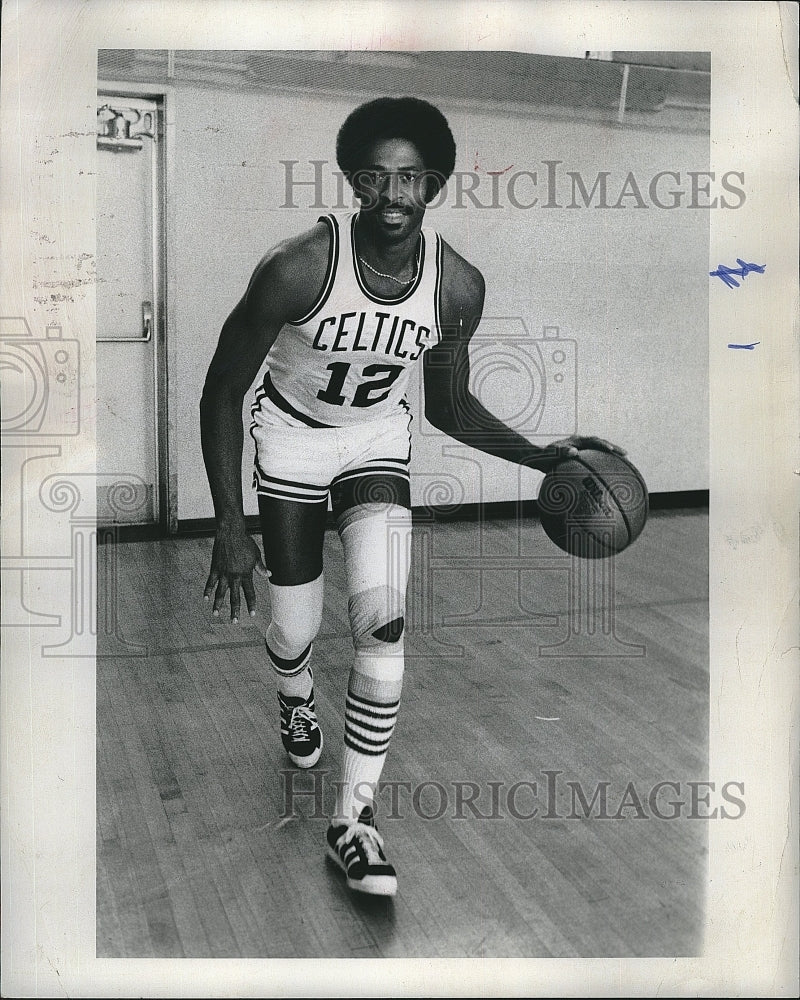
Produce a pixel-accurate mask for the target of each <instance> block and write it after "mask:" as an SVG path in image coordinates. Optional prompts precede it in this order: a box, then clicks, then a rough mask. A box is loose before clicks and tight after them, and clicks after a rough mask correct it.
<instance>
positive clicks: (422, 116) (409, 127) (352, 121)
mask: <svg viewBox="0 0 800 1000" xmlns="http://www.w3.org/2000/svg"><path fill="white" fill-rule="evenodd" d="M385 139H405V140H407V141H408V142H410V143H412V144H413V145H414V146H416V147H417V149H418V150H419V151H420V154H421V155H422V159H423V161H424V163H425V169H426V171H427V172H428V173H429V184H428V192H427V198H426V200H427V201H430V200H431V199H432V198H434V197H435V195H436V194H437V192H438V191H439V190H440V188H442V187H443V186H444V184H445V182H446V181H447V178H448V177H449V176H450V175H451V174H452V172H453V168H454V167H455V163H456V144H455V140H454V139H453V133H452V132H451V131H450V126H449V125H448V124H447V119H446V118H445V116H444V115H443V114H442V113H441V111H439V109H438V108H435V107H434V106H433V105H432V104H429V103H428V102H427V101H422V100H420V99H419V98H417V97H379V98H377V99H376V100H374V101H368V102H367V103H366V104H362V105H360V106H359V107H357V108H356V109H355V110H354V111H352V112H351V113H350V114H349V115H348V116H347V118H346V119H345V122H344V124H343V125H342V127H341V128H340V129H339V134H338V136H337V137H336V162H337V163H338V164H339V169H340V170H341V171H342V173H343V174H344V175H345V177H347V179H348V180H349V181H350V182H351V183H352V179H353V175H355V174H357V173H358V171H359V169H361V168H363V167H364V156H365V155H366V153H367V151H368V150H369V149H370V148H371V147H372V146H373V145H374V144H375V143H376V142H380V141H382V140H385Z"/></svg>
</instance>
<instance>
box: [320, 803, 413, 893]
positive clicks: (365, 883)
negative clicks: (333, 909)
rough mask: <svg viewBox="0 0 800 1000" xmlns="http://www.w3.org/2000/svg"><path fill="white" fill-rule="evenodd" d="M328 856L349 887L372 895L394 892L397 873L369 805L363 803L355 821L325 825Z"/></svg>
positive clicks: (395, 890)
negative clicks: (326, 826)
mask: <svg viewBox="0 0 800 1000" xmlns="http://www.w3.org/2000/svg"><path fill="white" fill-rule="evenodd" d="M327 839H328V857H329V858H330V859H331V860H332V861H335V862H336V864H337V865H338V866H339V867H340V868H341V869H342V871H343V872H344V873H345V875H346V876H347V887H348V889H354V890H355V891H356V892H366V893H369V894H370V895H372V896H394V894H395V893H396V892H397V873H396V872H395V870H394V867H393V866H392V865H390V864H389V862H388V861H387V860H386V855H385V854H384V853H383V837H381V835H380V834H379V833H378V831H377V830H376V829H375V817H374V816H373V814H372V809H371V808H370V807H369V806H365V807H364V809H362V810H361V815H360V816H359V817H358V820H357V821H356V822H355V823H351V824H350V825H349V826H347V825H345V824H341V825H336V826H334V824H333V823H331V825H330V826H329V827H328V833H327Z"/></svg>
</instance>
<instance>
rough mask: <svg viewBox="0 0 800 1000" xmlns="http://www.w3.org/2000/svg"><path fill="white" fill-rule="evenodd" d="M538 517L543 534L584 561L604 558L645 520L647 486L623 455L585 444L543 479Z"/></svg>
mask: <svg viewBox="0 0 800 1000" xmlns="http://www.w3.org/2000/svg"><path fill="white" fill-rule="evenodd" d="M537 503H538V507H539V515H540V519H541V522H542V527H543V528H544V531H545V534H546V535H547V537H548V538H549V539H550V540H551V541H552V542H555V544H556V545H557V546H558V547H559V548H560V549H563V550H564V552H568V553H569V554H570V555H573V556H580V557H581V558H582V559H604V558H606V557H608V556H613V555H616V554H617V553H618V552H622V551H623V550H624V549H626V548H627V547H628V546H629V545H630V544H631V543H632V542H634V541H636V539H637V538H638V537H639V535H640V534H641V532H642V529H643V528H644V525H645V522H646V520H647V505H648V497H647V486H646V485H645V482H644V479H643V478H642V474H641V473H640V472H639V470H638V469H637V468H636V467H635V466H634V465H633V464H632V463H631V462H629V461H628V460H627V459H626V458H623V457H622V456H621V455H616V454H614V453H612V452H608V451H598V450H595V449H591V448H587V449H584V450H582V451H580V452H579V453H578V455H577V456H576V457H574V458H565V459H564V460H563V461H562V462H559V463H558V465H556V466H555V467H554V468H552V469H551V470H550V471H549V472H548V473H547V475H546V476H545V477H544V479H543V480H542V485H541V489H540V490H539V497H538V501H537Z"/></svg>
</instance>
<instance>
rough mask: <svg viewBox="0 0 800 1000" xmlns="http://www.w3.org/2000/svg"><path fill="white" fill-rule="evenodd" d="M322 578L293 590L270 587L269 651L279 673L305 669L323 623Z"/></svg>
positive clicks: (267, 639) (267, 638)
mask: <svg viewBox="0 0 800 1000" xmlns="http://www.w3.org/2000/svg"><path fill="white" fill-rule="evenodd" d="M322 593H323V582H322V576H321V575H320V576H319V577H317V579H316V580H312V582H311V583H302V584H298V585H297V586H294V587H280V586H276V585H275V584H273V583H270V585H269V594H270V601H271V604H272V621H271V622H270V624H269V628H268V629H267V635H266V642H267V649H268V651H269V654H270V658H271V659H272V662H273V666H274V667H275V669H276V670H277V671H278V672H280V673H294V672H295V670H297V669H300V670H302V669H303V667H302V661H303V660H305V659H307V655H308V652H309V647H310V645H311V643H312V641H313V640H314V638H315V636H316V634H317V632H318V631H319V626H320V623H321V622H322Z"/></svg>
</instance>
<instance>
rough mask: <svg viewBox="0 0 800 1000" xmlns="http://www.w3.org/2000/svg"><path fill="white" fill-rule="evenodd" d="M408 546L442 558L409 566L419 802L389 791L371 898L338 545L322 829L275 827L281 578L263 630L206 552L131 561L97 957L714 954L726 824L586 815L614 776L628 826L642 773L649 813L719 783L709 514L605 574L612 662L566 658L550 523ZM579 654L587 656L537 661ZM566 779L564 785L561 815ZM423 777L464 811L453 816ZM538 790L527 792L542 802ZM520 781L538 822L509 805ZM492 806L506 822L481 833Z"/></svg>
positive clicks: (413, 759)
mask: <svg viewBox="0 0 800 1000" xmlns="http://www.w3.org/2000/svg"><path fill="white" fill-rule="evenodd" d="M415 530H416V533H417V540H416V544H417V546H418V552H419V553H422V554H423V556H424V558H421V559H418V560H417V563H416V564H415V566H414V569H413V572H412V578H411V585H410V586H411V589H410V594H409V607H408V614H407V619H408V628H407V650H408V665H407V670H406V678H405V682H404V691H403V701H402V705H401V711H400V715H399V717H398V724H397V729H396V732H395V737H394V740H393V743H392V747H391V751H390V757H389V760H388V762H387V765H386V768H385V770H384V775H383V777H384V779H385V780H386V781H387V782H389V783H391V782H395V783H397V782H410V783H411V786H412V789H416V790H417V792H418V794H417V799H416V801H414V800H413V791H412V790H406V789H405V788H401V787H400V786H399V785H395V792H396V794H397V795H398V802H399V805H398V810H397V811H398V812H399V813H400V814H401V815H400V816H399V817H392V816H391V815H390V813H391V808H390V806H391V801H390V799H389V797H388V795H387V791H388V788H385V789H384V791H383V792H382V793H381V795H380V796H379V801H378V811H379V827H380V829H381V831H382V832H383V833H384V835H385V837H386V844H387V850H388V851H389V852H390V857H391V858H392V860H393V861H394V862H395V863H396V864H397V866H398V875H399V883H400V894H399V896H398V897H397V898H396V899H395V900H394V901H391V902H390V901H387V900H374V899H369V898H363V899H362V898H359V897H357V896H353V894H351V893H349V892H348V890H347V889H346V887H345V885H344V879H343V877H342V876H341V873H340V872H339V871H338V869H337V868H336V867H335V866H333V865H331V864H330V863H328V862H326V861H325V852H324V836H325V828H326V825H327V821H328V816H329V815H330V812H331V810H332V805H333V795H334V790H333V785H332V782H333V781H334V780H335V779H336V778H338V769H339V766H340V760H341V739H342V733H343V726H344V718H343V710H344V696H345V691H346V687H347V675H348V671H349V668H350V664H351V663H352V656H353V650H352V641H351V639H350V635H349V624H348V617H347V595H346V589H345V576H344V569H343V564H342V558H341V546H340V544H339V540H338V538H337V537H336V535H335V533H333V532H329V533H328V534H327V535H326V539H325V560H326V569H325V608H324V614H323V623H322V628H321V630H320V633H319V635H318V637H317V640H316V642H315V649H314V654H313V660H314V672H315V680H316V693H317V706H318V712H319V715H320V719H321V723H322V725H323V730H324V733H325V740H326V745H325V750H324V752H323V756H322V758H321V759H320V762H319V765H318V766H317V768H316V769H315V771H316V772H317V776H316V778H315V777H313V776H312V775H309V774H304V775H301V776H300V777H299V778H297V779H296V780H297V782H298V786H297V787H306V788H311V787H313V783H314V782H315V781H316V782H317V784H318V786H319V788H320V792H321V794H322V810H321V813H320V814H317V815H315V804H314V800H313V797H308V796H306V797H300V798H298V799H297V800H296V809H295V815H294V816H287V815H285V814H284V809H285V798H286V781H287V780H288V779H287V775H288V774H290V773H291V772H290V767H289V764H288V760H287V758H286V755H285V753H284V751H283V748H282V746H281V744H280V738H279V734H278V724H277V723H278V713H277V699H276V697H275V684H274V678H273V676H272V675H271V672H270V670H269V667H268V664H267V663H266V662H265V653H264V647H263V632H264V628H265V626H266V623H267V621H268V618H269V602H268V597H267V594H266V588H264V587H263V584H261V583H259V599H260V607H259V612H258V615H257V616H256V618H254V619H250V618H247V620H245V621H243V622H242V623H241V624H240V625H238V626H233V625H231V624H230V623H229V622H228V621H227V616H222V617H221V618H220V619H218V620H214V619H212V618H211V616H210V613H209V608H208V606H207V605H204V604H203V601H202V587H203V584H204V582H205V577H206V575H207V572H208V569H207V567H208V563H209V560H210V554H211V539H208V538H201V539H171V540H168V541H158V542H142V543H124V544H119V545H117V546H115V551H114V561H115V562H114V568H115V573H116V579H117V581H118V594H117V607H118V615H119V631H120V634H121V636H122V637H123V638H124V639H125V641H127V642H135V641H138V642H140V643H141V644H143V646H144V647H145V649H144V651H143V655H138V656H130V657H127V656H123V657H120V656H118V655H117V656H113V657H112V656H107V657H104V656H103V652H104V650H103V642H104V641H106V643H107V651H108V653H113V652H117V653H119V648H118V645H117V647H116V648H113V647H114V643H113V642H112V641H111V639H106V640H104V639H103V637H100V640H99V643H100V649H99V654H100V655H99V658H98V699H97V717H98V757H97V766H98V786H97V789H98V815H97V828H98V848H97V849H98V886H97V898H98V911H97V912H98V933H97V947H98V954H103V955H106V956H111V955H120V956H124V957H145V956H151V957H155V956H167V955H169V956H173V957H179V956H182V955H189V956H192V957H253V958H255V957H287V958H290V957H404V956H407V957H420V958H422V957H465V956H497V957H504V956H508V957H516V956H561V957H579V956H608V957H623V956H647V955H689V954H692V953H694V952H696V951H697V949H698V948H699V947H700V941H701V936H702V927H703V907H704V879H705V865H706V860H707V823H705V822H699V821H697V820H692V819H689V818H687V816H686V811H687V810H686V806H685V801H684V803H683V811H682V813H681V815H680V816H679V817H677V818H676V819H674V820H666V819H658V818H655V817H653V816H652V815H649V816H648V818H646V819H640V818H634V817H635V815H636V813H637V810H636V808H634V807H633V806H631V805H630V803H629V804H628V808H627V809H626V810H625V811H624V812H623V813H622V814H621V818H618V819H607V820H603V819H599V818H598V817H597V815H596V813H597V808H596V807H595V811H594V813H592V814H591V815H590V816H589V817H586V816H584V815H583V809H584V806H583V805H582V804H581V802H580V799H576V795H577V792H576V791H575V789H576V788H578V789H580V791H581V793H582V794H585V795H586V797H587V799H590V798H591V795H592V794H593V793H594V792H596V791H597V789H598V788H599V787H600V786H602V785H603V783H605V786H606V790H607V797H608V802H609V811H610V812H611V813H612V814H613V813H614V811H615V810H616V809H617V807H618V806H619V804H620V801H621V800H622V798H623V795H624V793H625V790H626V787H627V786H628V784H629V783H632V785H633V787H634V792H635V793H636V794H637V795H640V796H641V798H642V800H643V801H644V802H645V805H646V806H647V809H648V811H649V803H648V801H647V796H648V793H649V791H650V789H652V788H653V787H654V786H655V785H656V784H657V783H658V782H659V781H667V780H672V781H676V782H678V783H679V785H680V794H679V796H678V798H682V799H684V800H685V799H686V794H687V791H686V790H687V783H688V782H689V781H692V780H702V779H703V778H705V777H706V773H707V767H708V762H707V754H708V734H707V730H708V610H707V597H708V583H707V579H708V578H707V517H706V515H705V514H704V513H703V512H691V513H687V512H657V513H656V514H653V515H651V518H650V521H649V523H648V525H647V527H646V529H645V532H644V533H643V535H642V536H641V538H640V539H639V540H638V541H637V543H636V544H635V545H634V546H632V547H631V549H630V550H628V551H627V552H625V553H623V554H622V555H621V556H620V557H618V558H617V559H616V560H615V561H614V566H613V583H614V589H613V593H612V592H609V591H608V590H606V591H605V592H603V591H601V590H598V591H597V592H596V593H595V597H594V600H595V603H596V614H597V618H596V622H597V623H598V624H601V623H602V619H603V615H604V614H606V615H607V614H608V610H609V608H611V607H613V610H614V616H615V617H614V635H615V636H616V640H615V641H617V642H618V643H619V645H618V646H616V647H614V646H610V647H609V649H610V652H609V649H606V650H601V649H599V642H600V641H601V639H602V636H600V634H599V633H598V635H597V636H596V637H594V638H592V637H587V638H585V639H581V638H580V637H579V641H580V642H582V643H585V645H584V646H581V647H580V648H579V647H578V646H577V645H575V644H574V637H573V636H572V632H571V629H572V628H573V626H572V623H571V620H570V619H569V617H568V609H569V581H570V575H569V574H570V561H569V559H568V558H567V557H564V558H563V559H562V560H561V561H560V562H559V558H560V557H559V556H558V553H557V550H554V548H553V546H552V545H551V543H550V542H549V541H548V540H547V539H546V538H545V537H544V536H543V533H542V531H541V527H540V525H539V524H538V522H535V521H529V522H523V523H522V524H521V525H519V524H517V523H516V522H515V521H513V520H510V521H498V522H489V523H486V524H484V525H477V524H467V523H460V524H449V525H441V524H437V525H421V526H418V527H417V529H415ZM426 546H427V550H426ZM426 551H427V555H425V552H426ZM425 559H427V560H428V561H427V563H425ZM542 564H547V565H554V566H555V567H556V568H555V569H544V570H543V569H540V568H537V566H540V565H542ZM584 585H585V580H584ZM459 616H460V617H459ZM536 616H545V617H536ZM548 621H549V624H548ZM566 638H569V639H570V643H573V645H570V646H569V647H568V648H567V650H566V652H567V653H568V654H569V655H562V654H563V653H564V648H563V647H559V648H558V650H557V651H556V652H558V655H552V654H553V650H549V651H548V650H544V651H543V654H542V655H540V652H539V650H540V647H541V648H543V647H547V646H552V645H553V644H554V643H558V642H560V641H562V640H564V639H566ZM623 643H627V644H638V645H640V646H642V647H643V648H644V655H643V656H638V657H634V656H629V655H627V653H628V652H629V650H630V648H631V647H630V645H629V646H624V645H622V644H623ZM576 651H577V655H575V654H576ZM603 652H605V655H598V654H602V653H603ZM548 771H549V772H551V774H553V773H555V772H558V775H557V779H556V785H557V793H556V795H555V797H554V799H553V801H552V803H550V805H551V808H552V809H553V811H554V813H555V815H552V816H545V815H544V813H546V812H547V809H548V801H549V800H548V796H547V794H546V793H547V789H546V783H547V781H548V778H547V776H546V774H545V772H548ZM295 775H296V772H295ZM292 780H295V779H294V778H293V779H292ZM302 782H305V784H304V785H303V784H302ZM425 782H428V783H429V784H428V785H427V787H426V789H425V790H424V794H419V789H420V786H422V785H423V783H425ZM432 782H436V783H437V784H438V786H439V788H440V789H441V790H442V791H443V794H444V796H445V808H444V812H443V814H442V815H441V816H440V817H438V818H435V817H434V818H431V811H432V810H434V811H435V808H436V803H437V789H436V787H435V786H434V785H432V784H430V783H432ZM519 782H536V783H537V792H536V796H535V797H534V796H533V795H532V793H531V790H530V787H528V786H524V785H519ZM570 782H571V783H572V785H570V784H569V783H570ZM515 783H516V784H517V785H518V789H517V798H516V799H515V800H514V802H515V803H516V805H517V806H518V809H517V812H519V813H521V814H522V815H513V814H512V811H511V810H510V807H509V801H508V795H509V789H511V788H512V787H513V786H514V785H515ZM458 789H460V791H458ZM465 789H472V791H473V792H474V793H475V797H474V798H473V803H474V804H475V805H476V808H477V810H478V813H479V814H480V815H475V814H474V813H473V812H472V811H471V810H470V808H468V807H467V806H465V805H464V797H465V796H466V797H467V798H469V796H470V795H471V794H472V792H470V791H465ZM493 789H494V792H493ZM667 791H669V790H667ZM492 794H496V795H497V796H498V800H497V801H498V811H499V815H497V816H496V817H495V818H487V813H488V814H490V813H491V810H492V806H491V796H492ZM459 795H460V796H461V797H460V799H458V798H457V796H459ZM668 800H669V795H667V796H666V797H664V796H662V800H661V801H662V803H663V802H666V801H668ZM459 803H460V804H459ZM534 806H535V807H538V810H539V812H538V814H537V815H536V816H535V817H530V818H526V817H527V813H528V812H530V811H531V810H532V808H533V807H534ZM576 810H577V812H576ZM570 816H572V818H569V817H570Z"/></svg>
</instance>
